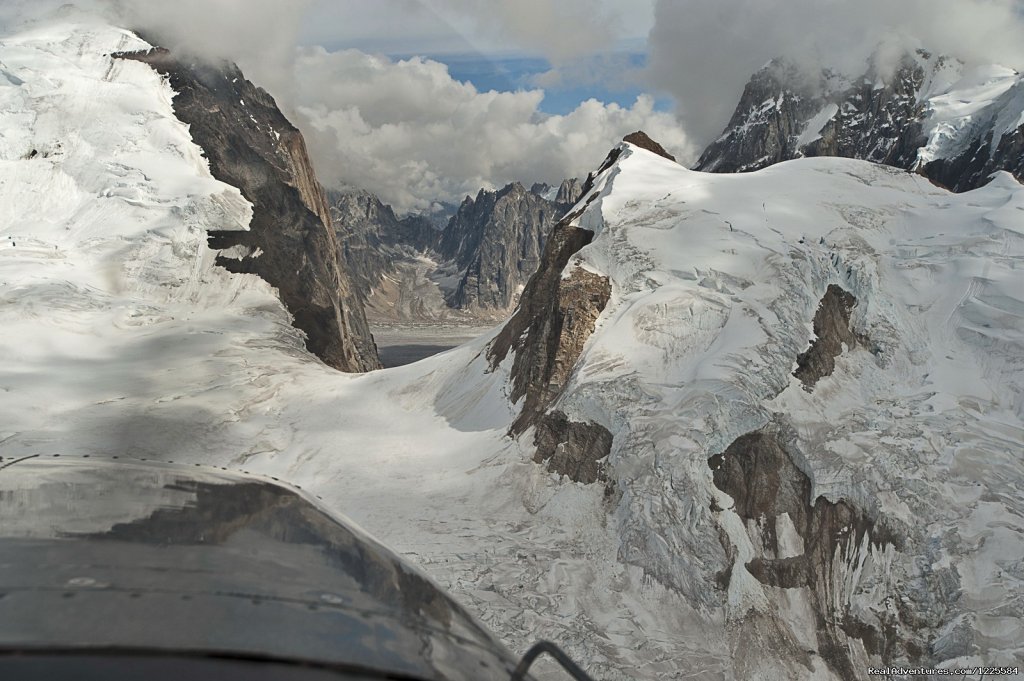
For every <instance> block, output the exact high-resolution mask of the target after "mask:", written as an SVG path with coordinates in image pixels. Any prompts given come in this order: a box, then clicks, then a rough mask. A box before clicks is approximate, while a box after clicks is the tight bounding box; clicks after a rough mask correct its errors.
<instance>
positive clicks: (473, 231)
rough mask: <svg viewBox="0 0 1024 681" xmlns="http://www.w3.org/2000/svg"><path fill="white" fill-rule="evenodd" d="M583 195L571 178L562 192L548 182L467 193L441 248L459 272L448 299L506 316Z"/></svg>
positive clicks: (469, 308)
mask: <svg viewBox="0 0 1024 681" xmlns="http://www.w3.org/2000/svg"><path fill="white" fill-rule="evenodd" d="M545 195H549V196H553V199H549V198H545ZM578 196H579V183H578V182H577V181H576V180H566V181H565V182H563V183H562V184H561V186H560V187H559V188H558V190H557V191H554V190H553V189H552V188H550V187H547V186H546V185H534V188H533V190H531V191H528V190H527V189H526V188H525V187H523V185H521V184H519V183H518V182H514V183H512V184H510V185H507V186H506V187H504V188H502V189H500V190H499V191H496V192H492V191H486V190H483V189H481V190H480V192H479V193H478V194H477V195H476V198H470V197H466V199H465V201H463V202H462V205H461V206H459V209H458V211H457V212H456V213H455V215H454V216H452V218H451V220H450V221H449V222H448V226H447V227H446V228H445V230H444V234H443V236H442V237H441V241H440V245H439V248H438V250H439V252H440V255H441V257H442V258H444V259H445V260H447V261H449V263H450V269H451V270H452V271H453V272H454V273H455V275H456V276H458V284H457V285H456V286H454V287H453V288H452V289H451V290H450V291H449V292H448V293H447V295H446V298H447V301H448V304H449V305H450V306H451V307H453V308H456V309H461V310H467V311H470V312H473V313H476V314H480V315H484V316H487V315H492V316H501V317H504V316H505V315H507V314H508V312H509V311H510V310H511V309H512V308H513V307H514V306H515V304H516V301H517V300H518V299H519V294H520V293H521V292H522V290H523V287H524V286H525V284H526V281H527V280H528V279H529V278H530V276H531V275H532V274H533V273H534V272H535V271H536V270H537V267H538V265H539V264H540V261H541V253H542V252H543V250H544V246H545V243H546V241H547V238H548V234H549V232H550V231H551V228H552V226H553V225H554V224H555V222H557V220H558V219H559V218H560V217H562V215H563V214H564V213H565V212H566V211H567V210H568V209H569V208H570V207H571V206H572V203H573V202H574V199H576V198H578Z"/></svg>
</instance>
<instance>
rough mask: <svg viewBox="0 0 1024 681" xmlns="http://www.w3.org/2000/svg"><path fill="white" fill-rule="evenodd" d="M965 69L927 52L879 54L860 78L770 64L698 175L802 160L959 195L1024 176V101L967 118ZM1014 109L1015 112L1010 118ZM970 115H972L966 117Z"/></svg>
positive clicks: (1004, 100)
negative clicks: (879, 167)
mask: <svg viewBox="0 0 1024 681" xmlns="http://www.w3.org/2000/svg"><path fill="white" fill-rule="evenodd" d="M964 68H965V67H964V65H963V64H962V63H960V62H958V61H957V60H955V59H951V58H948V57H945V56H942V55H934V54H932V53H929V52H927V51H925V50H917V51H915V52H906V53H904V54H903V55H901V56H900V57H899V59H897V60H896V62H895V63H892V62H891V61H890V60H888V59H882V58H881V57H880V56H879V53H876V54H875V55H873V56H872V58H871V59H870V60H869V62H868V64H867V67H866V71H865V72H864V74H863V75H861V76H859V77H854V78H848V77H845V76H841V75H837V74H835V73H832V72H829V71H822V72H821V74H820V76H819V77H817V78H811V77H809V76H808V75H806V74H801V73H800V72H799V69H797V68H796V67H794V66H792V65H789V64H788V63H787V62H785V61H784V60H773V61H772V62H770V63H769V64H767V65H766V66H765V67H764V68H762V69H760V70H759V71H758V72H756V73H755V74H754V75H753V76H752V77H751V79H750V81H749V82H748V83H747V85H746V87H745V88H744V91H743V95H742V97H741V98H740V101H739V104H738V105H737V107H736V109H735V111H734V113H733V115H732V118H731V119H730V120H729V124H728V125H727V126H726V128H725V130H724V131H723V133H722V135H721V136H720V137H719V138H718V139H717V140H715V141H714V142H712V143H711V144H710V145H709V146H708V147H707V149H705V151H704V153H703V154H701V156H700V159H699V160H698V161H697V164H696V165H695V166H694V169H695V170H703V171H707V172H747V171H753V170H759V169H761V168H765V167H767V166H770V165H772V164H774V163H778V162H780V161H785V160H790V159H794V158H799V157H802V156H841V157H846V158H857V159H862V160H866V161H872V162H875V163H884V164H887V165H891V166H895V167H897V168H903V169H906V170H914V171H917V172H919V173H921V174H923V175H925V176H927V177H928V178H929V179H931V180H932V181H934V182H937V183H939V184H941V185H943V186H945V187H948V188H950V189H952V190H954V191H965V190H968V189H973V188H976V187H979V186H982V185H983V184H985V183H986V182H987V181H988V179H989V177H990V176H991V175H992V173H994V172H996V171H998V170H1006V171H1009V172H1011V173H1013V174H1014V175H1015V176H1016V177H1018V178H1021V177H1024V158H1022V154H1021V153H1020V152H1021V151H1022V150H1024V125H1021V124H1020V123H1021V120H1022V115H1024V97H1019V98H1018V97H1014V96H1013V95H1012V94H1010V93H1011V91H1012V90H1013V89H1014V87H1016V86H1017V85H1019V84H1020V82H1021V80H1020V76H1019V74H1015V76H1016V79H1015V80H1014V79H1013V78H1006V79H1005V81H1006V83H1007V88H1008V89H1007V92H1006V94H1004V95H1003V96H1002V97H996V98H993V100H992V101H991V102H984V103H981V105H980V106H972V107H969V108H970V109H971V111H970V112H969V113H961V112H960V111H959V110H958V109H957V105H956V103H957V102H959V103H960V104H970V101H969V98H970V97H971V96H975V95H972V94H971V93H970V87H969V86H968V87H967V88H966V89H965V90H964V91H963V92H957V91H955V88H956V87H957V81H958V80H959V78H960V76H961V75H962V71H963V69H964ZM1007 109H1009V110H1010V111H1009V113H1007ZM965 111H966V110H965Z"/></svg>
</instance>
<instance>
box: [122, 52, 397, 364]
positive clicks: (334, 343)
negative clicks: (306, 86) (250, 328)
mask: <svg viewBox="0 0 1024 681" xmlns="http://www.w3.org/2000/svg"><path fill="white" fill-rule="evenodd" d="M118 56H120V57H122V58H126V59H135V60H137V61H141V62H144V63H146V64H149V65H150V66H151V67H152V68H153V69H155V70H156V71H158V72H159V73H161V74H163V75H165V76H167V78H168V79H169V80H170V84H171V87H172V88H173V90H174V91H175V92H176V93H177V94H176V96H175V98H174V111H175V115H176V116H177V117H178V119H179V120H181V121H182V122H184V123H186V124H188V125H189V126H190V132H191V134H192V138H193V140H194V141H195V142H196V144H197V145H198V146H199V147H201V148H202V149H203V151H204V153H205V155H206V158H207V160H208V161H209V163H210V172H211V173H212V174H213V176H214V177H216V178H217V179H218V180H221V181H223V182H226V183H227V184H230V185H233V186H235V187H238V189H239V190H240V191H241V192H242V195H243V196H244V197H245V198H246V199H247V200H248V201H249V202H251V203H252V205H253V218H252V222H251V224H250V226H249V231H246V232H237V231H223V232H210V233H209V239H210V246H211V247H212V248H215V249H228V248H232V249H233V250H234V251H235V252H242V253H245V254H246V255H245V257H242V258H240V259H238V258H229V257H224V256H218V258H217V263H218V264H219V265H221V266H223V267H225V268H226V269H228V270H230V271H232V272H237V273H247V274H256V275H258V276H260V277H261V278H263V279H264V280H266V281H267V282H268V283H269V284H271V285H272V286H274V287H275V288H277V290H278V293H279V295H280V297H281V301H282V302H283V303H284V305H285V307H286V308H287V309H288V311H289V312H290V313H291V314H292V317H293V319H294V324H295V326H296V327H297V328H299V329H301V330H302V331H304V332H305V334H306V347H307V348H308V349H309V351H310V352H312V353H313V354H315V355H317V356H318V357H320V358H321V359H322V360H323V361H324V362H325V363H327V364H328V365H330V366H332V367H334V368H336V369H340V370H342V371H352V372H358V371H368V370H371V369H375V368H378V367H379V366H380V362H379V360H378V358H377V350H376V347H375V345H374V342H373V337H372V336H371V335H370V330H369V327H368V325H367V323H366V317H365V313H364V310H363V306H362V302H361V300H360V296H359V294H358V291H357V289H356V287H355V286H354V285H353V282H352V281H351V279H350V277H349V276H348V273H347V272H346V269H345V267H344V265H343V263H342V262H341V256H340V252H341V251H340V248H339V244H338V240H337V237H336V235H335V233H334V229H333V227H332V221H331V214H330V209H329V206H328V203H327V198H326V195H325V194H324V191H323V188H322V187H321V186H320V183H319V182H318V181H317V179H316V175H315V173H314V171H313V167H312V164H311V163H310V160H309V156H308V154H307V152H306V145H305V141H304V140H303V138H302V134H301V133H300V132H299V130H298V129H297V128H295V126H293V125H292V124H291V123H290V122H289V121H288V119H287V118H285V116H284V115H283V114H282V113H281V111H280V109H278V107H277V105H276V103H275V102H274V99H273V98H272V97H271V96H270V95H269V94H268V93H267V92H265V91H264V90H262V89H260V88H258V87H256V86H255V85H253V84H252V83H250V82H249V81H248V80H246V79H245V76H244V75H242V72H241V71H240V70H239V69H238V67H237V66H235V65H234V64H230V63H226V62H225V63H220V64H207V63H199V62H190V61H185V60H183V59H179V58H177V57H176V56H175V55H173V54H171V53H170V52H168V51H167V50H163V49H153V50H150V51H148V52H138V53H130V54H121V55H118Z"/></svg>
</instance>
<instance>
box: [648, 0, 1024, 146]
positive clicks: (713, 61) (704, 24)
mask: <svg viewBox="0 0 1024 681" xmlns="http://www.w3.org/2000/svg"><path fill="white" fill-rule="evenodd" d="M1022 11H1024V3H1022V2H1021V1H1020V0H858V1H857V2H851V1H850V0H687V1H686V2H680V1H679V0H659V2H658V4H657V6H656V8H655V22H654V28H653V29H652V31H651V35H650V39H649V48H650V61H649V65H650V74H651V77H652V80H653V83H654V84H655V85H657V86H659V87H661V88H663V89H665V90H667V91H668V92H670V93H671V94H672V96H673V97H674V98H675V99H676V101H677V103H678V106H679V111H680V113H681V115H682V117H683V122H684V124H685V126H686V129H687V132H689V133H690V134H691V135H692V136H693V138H694V140H695V141H696V142H698V143H701V144H704V143H706V142H708V141H710V140H711V139H713V138H714V137H715V136H717V135H718V134H719V133H720V132H721V130H722V128H723V127H724V126H725V124H726V123H727V122H728V119H729V115H730V114H731V113H732V109H733V107H735V105H736V102H737V101H738V99H739V96H740V94H741V93H742V91H743V85H744V84H745V83H746V81H747V80H748V79H749V78H750V75H751V73H753V72H754V71H756V70H757V69H758V68H760V67H761V66H762V65H763V64H764V63H765V62H767V61H768V60H769V59H772V58H774V57H779V56H786V57H789V58H791V59H795V60H797V61H799V62H801V63H802V64H804V65H805V66H807V67H808V68H812V69H820V68H821V67H822V66H830V67H833V68H838V69H840V70H843V71H846V72H854V73H856V72H863V69H864V63H865V60H866V59H867V57H868V55H869V54H870V53H871V52H872V51H873V50H874V49H875V48H876V47H878V46H879V45H880V44H886V45H888V46H889V47H892V46H893V45H906V46H917V45H919V46H922V47H925V48H927V49H929V50H932V51H934V52H939V53H944V54H950V55H954V56H957V57H959V58H961V59H964V60H967V61H976V62H996V63H1002V64H1005V65H1007V66H1011V67H1014V68H1018V69H1020V68H1021V67H1022V66H1024V24H1022V20H1021V17H1022Z"/></svg>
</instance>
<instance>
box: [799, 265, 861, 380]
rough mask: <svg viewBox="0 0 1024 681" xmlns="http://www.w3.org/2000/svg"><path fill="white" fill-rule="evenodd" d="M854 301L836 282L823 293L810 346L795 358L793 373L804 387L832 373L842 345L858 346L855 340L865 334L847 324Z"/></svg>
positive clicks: (815, 316) (858, 339) (859, 339)
mask: <svg viewBox="0 0 1024 681" xmlns="http://www.w3.org/2000/svg"><path fill="white" fill-rule="evenodd" d="M856 305H857V299H856V298H855V297H854V296H853V294H851V293H849V292H848V291H844V290H843V289H842V288H840V287H839V286H836V285H835V284H829V287H828V289H827V290H826V291H825V295H824V296H823V297H822V299H821V302H820V303H819V304H818V310H817V312H815V314H814V335H815V336H817V338H815V339H814V340H812V341H811V346H810V347H809V348H808V349H807V351H806V352H802V353H800V355H799V356H798V357H797V358H796V363H797V369H796V371H794V372H793V375H794V376H796V377H797V378H799V379H800V382H801V383H803V384H804V388H805V389H806V390H811V389H812V388H814V386H815V384H816V383H817V382H818V381H819V380H821V379H822V378H823V377H825V376H831V375H832V372H833V371H834V370H835V367H836V357H838V356H839V355H841V354H842V352H843V345H844V344H845V345H846V347H847V348H850V349H852V348H855V347H857V343H858V341H859V342H861V343H862V344H864V343H866V340H867V339H866V338H864V337H863V336H860V335H858V334H856V333H854V332H853V329H851V328H850V313H851V312H852V311H853V308H854V307H855V306H856Z"/></svg>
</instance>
